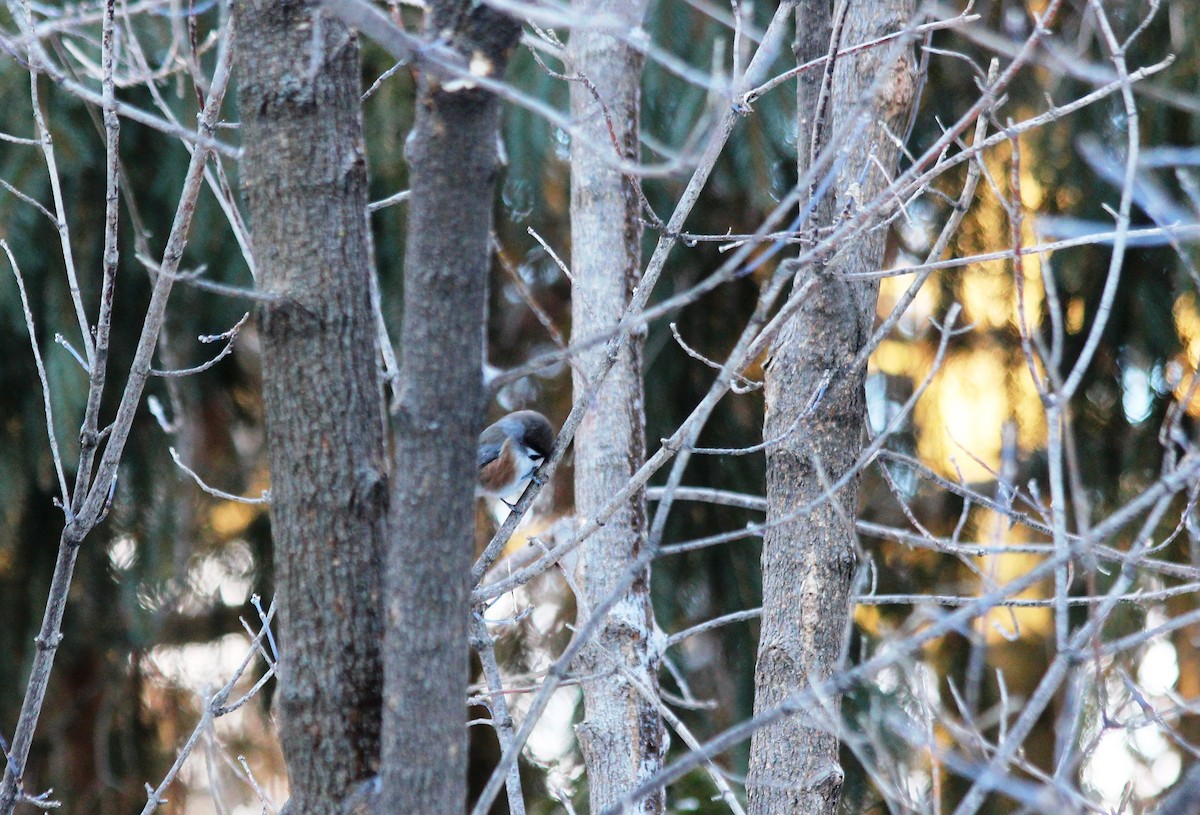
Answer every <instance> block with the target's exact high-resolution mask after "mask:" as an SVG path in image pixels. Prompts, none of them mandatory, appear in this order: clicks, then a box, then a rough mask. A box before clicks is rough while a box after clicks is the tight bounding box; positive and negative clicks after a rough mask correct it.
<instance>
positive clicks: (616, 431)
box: [568, 0, 667, 815]
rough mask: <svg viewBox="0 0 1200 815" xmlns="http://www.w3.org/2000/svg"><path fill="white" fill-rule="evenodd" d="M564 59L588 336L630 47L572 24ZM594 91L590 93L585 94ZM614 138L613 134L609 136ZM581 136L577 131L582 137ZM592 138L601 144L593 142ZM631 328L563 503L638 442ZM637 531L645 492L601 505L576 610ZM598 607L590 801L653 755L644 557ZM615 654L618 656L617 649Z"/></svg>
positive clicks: (638, 451)
mask: <svg viewBox="0 0 1200 815" xmlns="http://www.w3.org/2000/svg"><path fill="white" fill-rule="evenodd" d="M645 8H646V4H645V2H644V1H643V0H576V1H575V3H574V9H575V10H576V12H577V13H578V14H579V15H580V17H581V18H586V17H587V16H595V15H600V14H605V15H612V16H616V17H618V18H619V19H620V20H621V22H622V23H623V25H624V27H625V30H628V31H633V30H637V29H639V28H640V26H641V24H642V17H643V16H644V14H645ZM568 60H569V67H568V69H569V70H570V71H571V72H572V73H576V74H579V75H581V76H582V77H584V78H585V81H586V84H585V81H575V82H572V83H571V114H572V116H573V117H574V119H575V121H576V122H577V123H578V126H579V128H580V130H581V131H582V132H584V133H586V134H587V135H588V136H589V137H590V138H589V139H588V140H587V141H584V140H581V139H575V140H574V141H573V142H572V144H571V266H572V272H573V275H572V277H573V279H574V286H573V289H572V292H571V325H572V332H571V333H572V337H573V338H579V337H594V336H597V335H599V334H602V333H603V332H605V331H608V330H610V329H612V328H613V327H614V326H615V325H616V324H617V323H618V321H619V320H620V319H621V315H622V314H624V312H625V309H626V308H627V307H628V304H629V300H630V298H631V297H632V295H633V291H634V288H635V287H636V286H637V284H638V280H639V279H640V276H641V257H642V256H641V238H642V226H641V221H640V216H641V208H640V203H639V199H638V196H637V190H636V189H635V188H634V185H633V184H634V182H633V180H631V179H629V178H627V177H626V176H625V175H624V174H623V173H622V172H621V171H620V170H619V169H618V168H616V167H614V166H613V165H614V164H615V163H617V162H618V161H622V160H623V161H627V162H635V161H637V160H638V158H639V134H638V124H639V120H640V117H639V115H638V110H639V99H640V82H641V74H642V55H641V54H640V53H639V52H638V51H637V50H636V49H634V48H632V47H630V46H629V45H628V44H627V43H625V42H623V41H622V40H621V39H619V38H617V37H613V36H610V35H607V34H603V33H598V32H592V31H588V30H586V27H581V28H580V29H579V30H576V31H575V32H573V33H572V34H571V40H570V43H569V46H568ZM597 97H599V99H597ZM614 139H615V140H616V142H617V143H616V144H613V141H614ZM589 142H590V143H589ZM598 145H602V146H603V147H598ZM643 339H644V335H643V334H642V333H640V332H635V333H634V334H633V335H632V336H630V338H629V339H628V340H627V341H626V342H625V344H624V346H623V347H622V348H621V349H620V354H619V356H618V358H617V361H616V364H615V365H614V366H613V368H612V370H611V371H610V372H609V374H608V376H607V377H605V378H604V381H603V384H601V386H600V388H599V389H598V391H597V392H596V393H594V394H592V400H591V402H590V403H589V405H588V411H587V413H586V414H585V416H584V419H583V422H582V424H580V426H579V430H578V432H577V433H576V435H575V511H576V513H577V515H578V516H579V517H581V518H591V517H594V516H595V514H596V513H597V512H598V511H599V510H600V509H601V508H602V507H604V505H605V504H607V503H608V502H609V500H610V499H611V498H612V496H613V494H615V493H617V492H619V491H620V490H621V489H622V488H623V487H624V486H625V485H626V484H627V483H628V481H629V478H630V476H632V475H633V473H634V472H636V471H637V469H638V468H639V467H640V466H641V465H642V463H643V461H644V460H645V455H646V440H645V434H646V417H645V408H644V401H645V400H644V396H643V383H642V341H643ZM580 357H581V362H582V365H580V366H579V367H578V368H576V369H575V373H574V377H573V384H574V388H575V398H576V399H578V398H579V397H580V396H582V395H584V394H586V393H588V390H589V388H590V387H591V385H592V383H591V382H589V381H587V380H586V379H585V378H584V377H583V376H582V375H581V373H580V371H581V370H582V371H584V372H588V373H594V372H596V371H598V370H599V369H600V368H601V367H602V365H603V360H604V349H602V348H594V349H592V350H589V351H584V352H583V353H582V354H581V355H580ZM645 545H646V504H645V494H644V493H643V492H642V491H640V490H639V491H638V492H637V493H636V494H635V496H634V497H633V498H632V499H630V502H629V505H628V506H626V507H624V508H622V509H621V510H619V511H618V512H616V513H614V514H613V515H612V516H611V517H610V518H609V519H608V521H606V522H605V524H604V526H603V528H601V529H600V530H599V531H597V532H596V534H595V535H593V536H592V539H591V540H589V541H588V543H587V545H586V546H585V547H584V548H583V549H581V550H580V555H579V566H578V578H579V586H580V590H581V592H582V593H583V597H582V598H580V600H581V602H580V604H579V607H580V612H581V616H583V615H585V614H587V613H588V609H589V608H592V607H595V606H596V605H597V604H599V603H601V602H603V601H604V600H605V599H606V598H607V597H608V595H609V594H610V593H611V592H612V591H613V587H614V585H615V584H616V583H617V582H618V581H619V580H620V579H621V577H622V575H623V574H624V573H625V572H626V570H627V569H628V568H629V565H630V564H631V563H633V562H634V561H635V560H637V558H638V557H639V556H640V555H641V554H642V549H643V547H645ZM617 608H618V609H619V612H613V613H611V614H609V616H608V618H607V619H606V620H605V621H604V624H603V626H602V627H601V628H600V630H599V633H598V634H597V636H596V640H595V642H594V643H592V644H589V645H588V647H587V648H585V649H584V651H583V652H582V653H581V655H580V658H579V660H578V661H577V665H576V669H577V670H578V672H579V673H580V674H581V675H583V676H584V677H587V678H586V679H584V681H583V697H584V702H585V705H586V716H585V717H584V720H583V722H582V723H581V724H580V725H579V726H578V727H577V728H576V731H577V733H578V736H579V743H580V747H581V748H582V750H583V757H584V760H585V761H586V763H587V776H588V791H589V801H590V804H591V809H592V811H593V812H599V811H600V810H602V809H604V808H605V807H606V806H608V805H609V804H612V803H613V802H614V801H616V800H618V799H619V798H621V797H622V796H623V795H625V794H626V793H627V792H629V790H631V789H633V788H634V787H637V786H638V785H639V784H641V783H642V782H643V781H645V780H646V779H647V778H649V777H650V776H651V775H653V774H654V773H655V772H656V771H657V770H658V769H659V768H661V766H662V762H663V758H664V757H665V756H666V750H667V735H666V732H665V730H664V727H663V722H662V717H661V716H660V715H659V712H658V708H657V706H656V704H655V701H654V700H653V699H647V698H646V697H645V696H644V695H643V693H642V692H640V691H639V690H638V689H637V688H636V687H635V686H634V683H633V682H631V681H630V678H631V677H632V678H635V679H636V682H637V684H638V685H641V686H642V687H643V688H644V689H645V690H647V691H649V692H650V693H652V694H657V692H658V667H659V663H660V654H658V653H657V652H656V650H655V647H654V646H653V644H652V643H653V636H652V635H653V632H654V610H653V608H652V607H651V605H650V570H649V569H646V570H645V573H644V574H642V575H640V576H639V577H638V579H637V580H636V581H635V582H634V584H633V585H632V586H631V587H630V588H629V590H628V591H627V592H626V594H625V596H624V597H623V598H622V599H621V600H620V601H619V603H618V606H617ZM618 661H619V662H620V663H622V664H621V666H620V667H618V665H617V664H616V663H617V662H618ZM665 802H666V801H665V795H663V793H662V792H661V791H660V792H659V793H657V794H655V795H652V796H649V797H648V798H645V799H643V800H642V801H639V802H638V803H637V804H636V807H635V809H634V810H631V811H636V812H638V813H647V815H649V814H650V813H658V812H662V811H663V806H664V804H665Z"/></svg>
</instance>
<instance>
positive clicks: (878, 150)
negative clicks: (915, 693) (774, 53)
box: [747, 0, 916, 815]
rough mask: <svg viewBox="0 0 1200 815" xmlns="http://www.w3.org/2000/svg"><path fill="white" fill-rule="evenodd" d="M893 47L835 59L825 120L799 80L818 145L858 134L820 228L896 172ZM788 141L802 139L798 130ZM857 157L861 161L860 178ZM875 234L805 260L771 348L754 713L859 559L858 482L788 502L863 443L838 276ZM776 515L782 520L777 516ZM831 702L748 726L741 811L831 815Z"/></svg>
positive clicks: (837, 600)
mask: <svg viewBox="0 0 1200 815" xmlns="http://www.w3.org/2000/svg"><path fill="white" fill-rule="evenodd" d="M829 5H830V4H829V2H828V0H816V2H814V3H806V4H801V6H800V9H799V12H798V14H799V17H798V25H797V31H798V34H797V48H796V51H797V58H798V59H800V60H808V59H812V58H813V57H816V56H820V55H821V50H818V49H820V43H819V42H818V41H817V40H816V34H815V33H814V32H815V31H818V30H821V31H825V32H828V31H829V30H830V28H829V22H828V21H829V19H830V18H829ZM913 5H914V4H913V2H912V1H911V0H885V1H884V2H871V3H868V2H862V0H855V2H851V3H850V6H849V11H848V15H847V17H846V22H845V31H844V33H843V34H842V36H841V40H840V41H841V43H842V44H843V45H852V44H855V43H859V42H863V41H866V40H869V39H871V38H873V37H875V36H879V35H882V34H886V33H892V32H895V31H897V30H899V29H901V28H903V26H904V25H906V24H907V23H908V22H909V20H910V19H911V17H912V13H913ZM818 7H819V8H818ZM806 12H807V14H808V15H814V16H815V19H810V17H809V16H806ZM833 27H834V28H835V29H836V27H837V26H836V23H835V25H834V26H833ZM826 36H828V35H826ZM827 48H828V40H826V44H825V49H827ZM899 48H901V49H902V51H901V53H899V54H898V53H897V46H895V45H893V46H891V47H888V46H884V47H879V48H873V49H870V50H867V51H863V52H860V53H857V54H854V55H850V56H844V57H841V58H839V59H838V60H837V62H836V68H835V71H834V74H833V82H832V95H831V97H830V98H831V100H832V107H831V113H832V115H831V116H825V114H824V112H823V111H821V110H820V109H819V108H818V109H815V110H814V106H815V105H816V104H817V103H816V99H815V98H814V91H815V90H816V89H815V88H814V86H813V85H812V84H810V83H806V82H802V83H801V84H800V88H799V97H798V98H799V109H800V113H799V118H800V127H801V129H802V130H803V131H805V132H806V133H811V132H812V128H813V124H814V123H816V122H819V121H820V120H821V119H822V118H826V119H828V120H829V121H826V122H825V123H824V124H823V125H822V128H823V129H825V130H826V135H825V136H824V137H818V138H817V139H816V140H815V144H816V146H817V148H818V149H819V148H820V146H821V142H822V141H824V140H830V141H831V144H832V147H831V149H842V150H844V149H846V148H845V147H839V146H838V145H839V143H841V144H845V145H850V144H851V143H850V142H847V141H845V140H846V139H848V138H849V137H851V136H852V135H853V134H855V133H856V132H857V134H858V140H857V142H855V143H853V144H852V146H850V149H849V152H848V155H847V160H846V161H845V163H844V164H843V165H842V170H841V177H840V178H839V179H838V181H837V183H836V184H835V185H834V186H833V189H834V190H837V191H838V193H837V200H836V205H835V206H832V207H831V206H829V205H828V204H824V205H822V206H819V207H818V208H817V210H816V212H817V213H818V218H819V221H818V225H825V223H827V222H828V219H829V218H830V217H832V216H833V214H834V213H841V212H847V211H850V212H853V206H852V204H853V202H851V201H849V200H848V195H850V194H852V191H853V188H854V185H855V184H857V183H859V179H860V178H862V182H861V186H860V188H859V191H858V192H857V196H856V197H857V200H858V201H859V202H865V201H870V200H871V199H872V198H873V197H875V195H877V194H878V193H879V191H880V190H881V189H882V188H883V187H885V186H886V184H887V183H888V181H889V180H890V178H889V177H887V176H885V172H886V173H888V174H893V173H894V172H895V169H896V165H897V159H898V156H899V148H898V147H897V145H896V143H895V141H894V140H893V138H891V134H898V135H899V136H903V129H904V126H905V123H906V122H907V120H908V117H909V112H910V110H911V105H912V102H913V98H914V96H915V87H916V79H915V66H914V63H913V61H912V56H911V46H910V45H908V44H902V45H901V46H899ZM864 124H865V125H866V126H865V127H860V126H861V125H864ZM885 128H887V129H886V130H885ZM799 141H800V143H801V144H802V145H805V142H806V140H805V139H800V140H799ZM807 143H808V144H812V143H814V140H813V139H811V138H810V139H809V140H808V142H807ZM871 155H873V157H874V159H875V160H877V164H876V163H875V162H874V161H873V160H872V158H871V157H870V156H871ZM867 163H871V164H872V166H869V167H868V168H867V171H866V173H865V174H863V167H864V165H865V164H867ZM799 164H800V171H801V175H803V173H804V172H805V171H806V170H807V169H808V166H809V155H808V154H807V152H806V151H805V150H804V149H802V150H801V155H800V161H799ZM821 221H825V223H821ZM886 235H887V231H886V229H873V230H870V231H866V232H865V233H864V234H861V235H858V236H855V237H854V239H853V240H851V241H848V242H846V243H845V246H844V248H843V247H835V249H841V251H840V252H839V253H838V254H836V255H835V256H834V257H833V258H832V259H831V260H830V261H829V263H828V264H825V265H823V266H822V267H820V268H816V269H812V270H804V271H803V272H802V273H812V274H816V275H817V276H818V281H817V285H816V287H815V288H814V289H813V290H812V292H811V294H810V295H809V296H808V297H807V298H806V301H805V302H804V303H803V304H802V305H801V306H800V307H799V309H797V311H796V313H795V314H794V315H793V317H792V318H791V320H790V321H789V322H788V323H787V324H786V325H785V326H784V328H783V329H782V331H781V332H780V335H779V337H778V339H777V340H776V342H775V344H774V346H773V347H772V349H771V359H770V362H769V365H768V367H767V374H766V401H767V415H766V421H765V426H764V429H763V437H764V438H765V439H772V440H774V439H780V438H781V437H782V441H780V442H779V443H777V444H774V445H773V446H772V447H771V448H770V449H769V450H768V453H767V505H768V510H767V512H768V524H769V531H768V532H767V534H766V537H765V539H764V541H763V554H762V570H763V618H762V634H761V640H760V642H759V649H758V663H757V666H756V668H755V677H754V682H755V700H754V709H755V712H756V713H758V712H760V711H763V710H767V709H769V708H772V707H775V706H776V705H778V704H779V703H780V702H781V701H782V700H783V698H784V697H785V696H786V695H787V694H789V693H791V692H793V691H795V690H797V689H799V688H804V687H806V686H808V685H809V683H810V682H819V681H821V680H824V679H827V678H828V677H829V676H830V675H831V674H832V673H833V672H834V671H836V670H837V669H838V667H839V664H840V661H841V655H842V648H843V643H844V641H845V636H846V631H847V626H848V624H849V618H850V611H851V605H852V604H851V599H850V593H851V584H852V581H853V578H854V572H855V566H856V563H857V552H856V545H855V538H854V518H855V515H856V512H857V503H858V483H857V479H855V480H852V481H850V482H849V483H848V484H847V485H846V486H844V487H843V488H842V489H840V490H838V491H837V492H836V493H835V497H834V498H833V499H832V500H825V501H824V502H823V503H821V504H820V506H819V507H818V508H817V509H815V510H814V511H812V512H810V513H807V514H804V515H798V514H797V510H798V509H799V508H800V507H803V506H804V505H806V504H809V503H810V502H813V501H815V500H817V499H818V498H819V497H821V496H822V495H824V494H825V493H826V485H827V484H830V483H833V482H835V481H837V480H838V479H839V478H841V477H842V476H843V475H845V474H846V473H847V471H848V470H849V469H850V467H851V466H852V465H853V463H854V461H855V459H856V458H857V457H858V454H859V452H860V451H861V450H862V434H863V421H864V418H865V408H864V404H865V403H864V396H863V375H864V370H863V369H862V368H859V369H857V370H849V371H848V370H846V366H847V365H848V364H849V363H850V362H851V361H852V360H853V359H854V358H855V355H856V354H857V353H858V352H859V350H860V349H861V348H862V347H863V345H864V343H865V342H866V341H867V339H868V338H869V337H870V334H871V330H872V328H873V325H874V317H875V304H876V295H877V292H878V285H877V284H876V283H875V282H873V281H872V282H848V281H846V280H844V279H842V278H841V275H842V274H843V273H845V272H856V271H863V270H866V269H872V268H876V267H877V266H878V265H879V264H880V263H881V262H882V260H883V252H884V241H885V239H886ZM822 390H824V395H823V396H822V397H821V398H820V399H819V401H818V402H817V403H816V407H815V409H813V410H811V411H807V408H808V405H809V402H810V400H811V399H812V398H813V396H814V394H817V393H819V392H821V391H822ZM784 518H787V519H788V520H785V521H781V520H780V519H784ZM838 703H839V700H838V699H837V698H834V699H832V700H831V704H830V710H832V711H833V712H834V713H835V716H834V717H832V718H833V719H834V721H830V719H831V717H830V716H827V715H824V711H817V712H814V714H813V715H812V716H809V715H807V714H801V715H796V716H793V717H791V718H788V719H784V720H782V721H778V722H776V723H774V724H772V725H770V726H768V727H765V728H763V729H762V730H759V731H758V732H756V733H755V734H754V738H753V740H752V742H751V748H750V772H749V777H748V780H747V791H748V794H749V803H750V812H751V813H752V815H784V813H787V815H798V814H799V813H803V814H804V815H833V813H836V812H837V809H838V799H839V794H840V791H841V784H842V778H843V774H842V768H841V766H840V764H839V763H838V740H837V736H836V735H835V734H834V733H832V732H830V727H831V726H836V711H837V709H838ZM822 723H823V724H822Z"/></svg>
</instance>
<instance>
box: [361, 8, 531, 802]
mask: <svg viewBox="0 0 1200 815" xmlns="http://www.w3.org/2000/svg"><path fill="white" fill-rule="evenodd" d="M519 34H520V26H519V24H517V23H516V22H514V21H513V20H511V19H509V18H508V17H505V16H503V15H501V14H500V13H498V12H496V11H493V10H492V9H490V8H488V7H487V6H486V5H484V4H480V3H475V2H470V1H469V0H439V1H437V2H432V3H430V5H429V13H428V17H427V21H426V26H425V36H426V38H427V39H428V40H430V41H435V40H440V41H441V42H442V44H443V45H445V46H448V47H449V48H451V49H453V50H455V51H457V52H458V53H459V54H461V55H462V56H463V60H462V62H463V64H464V65H466V64H467V62H468V60H469V61H470V64H471V70H472V72H474V73H475V75H485V76H487V77H489V78H492V79H497V78H501V77H502V76H503V73H504V68H505V65H506V64H507V61H508V57H509V54H510V52H511V51H512V49H513V48H514V47H515V46H516V44H517V39H518V36H519ZM498 127H499V104H498V102H497V100H496V98H495V96H494V95H493V94H492V93H490V92H488V91H485V90H483V89H481V88H479V87H477V86H475V85H474V83H473V82H471V80H470V79H468V78H465V77H459V76H451V75H449V74H447V73H444V72H443V71H441V70H439V69H438V68H437V67H436V66H434V65H432V64H431V63H423V64H422V65H421V81H420V90H419V97H418V100H417V118H416V123H415V125H414V128H413V132H412V134H411V135H410V136H409V140H408V145H407V148H406V155H407V158H408V164H409V170H410V189H411V190H412V197H411V198H410V200H409V218H408V243H407V248H406V252H407V254H406V256H405V283H404V323H403V327H402V329H401V351H402V364H401V371H402V376H403V383H402V388H401V402H400V408H399V412H398V415H397V424H396V466H395V473H396V475H395V493H394V495H393V501H392V506H393V515H392V533H391V540H390V543H389V548H388V569H387V578H386V579H387V596H388V605H387V615H388V623H387V634H386V643H385V652H386V657H385V664H386V668H387V683H386V688H385V700H386V706H385V716H384V749H383V756H384V770H383V782H384V784H383V796H384V801H385V806H384V810H383V811H386V812H396V813H406V814H407V815H447V813H458V812H462V811H463V810H464V809H465V807H466V787H467V729H466V726H465V722H466V713H467V704H466V700H467V683H468V679H469V677H468V650H467V646H468V622H469V619H470V616H469V615H470V609H469V603H468V598H469V593H470V577H471V560H472V546H473V542H474V525H475V512H474V501H475V490H474V486H475V482H476V479H477V477H478V471H477V463H476V447H477V438H478V435H479V432H480V430H481V429H482V419H483V407H484V392H483V356H482V350H483V336H484V335H483V327H484V326H485V311H484V307H485V304H486V297H485V294H486V288H487V272H488V265H489V257H490V251H489V235H490V232H491V226H492V207H493V202H494V195H493V191H494V186H495V184H494V182H495V176H496V171H497V167H498V158H497V155H496V140H497V133H498Z"/></svg>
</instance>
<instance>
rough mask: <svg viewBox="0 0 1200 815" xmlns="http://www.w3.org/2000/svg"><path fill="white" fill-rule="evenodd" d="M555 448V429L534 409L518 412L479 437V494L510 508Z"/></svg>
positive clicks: (503, 419) (490, 426)
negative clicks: (497, 500) (496, 499)
mask: <svg viewBox="0 0 1200 815" xmlns="http://www.w3.org/2000/svg"><path fill="white" fill-rule="evenodd" d="M553 447H554V427H553V425H551V424H550V421H549V420H548V419H547V418H546V417H545V416H543V415H542V414H540V413H538V412H537V411H536V410H518V411H516V412H515V413H510V414H508V415H507V416H505V417H504V418H502V419H500V420H499V421H497V422H496V423H495V424H492V425H489V426H488V428H487V429H486V430H484V431H483V432H482V433H480V434H479V492H480V493H481V494H482V495H485V496H488V497H491V498H499V499H500V500H501V501H503V502H504V503H505V504H507V505H508V506H509V507H510V508H511V507H512V503H510V502H512V501H516V500H517V499H518V498H520V497H521V493H523V492H525V488H526V487H527V486H529V481H530V479H531V478H533V474H534V472H535V471H536V470H537V468H538V467H540V466H541V464H542V462H543V461H545V459H546V457H547V456H549V455H550V450H551V449H552V448H553Z"/></svg>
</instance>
